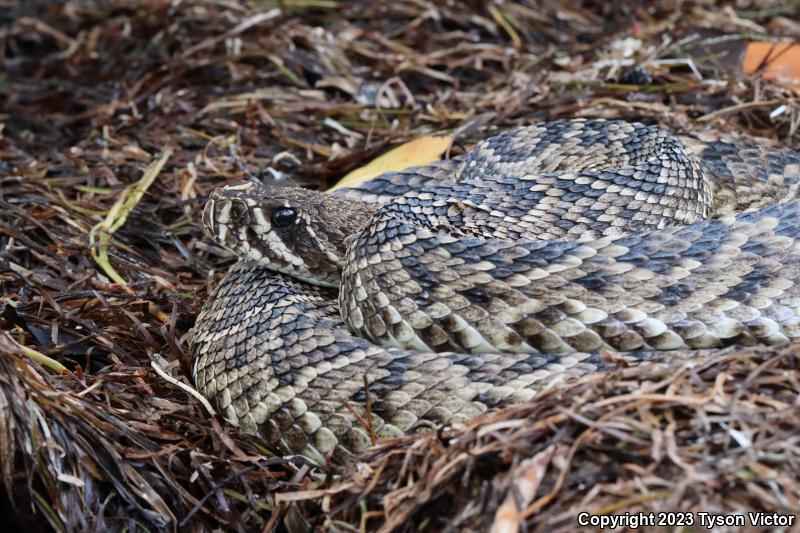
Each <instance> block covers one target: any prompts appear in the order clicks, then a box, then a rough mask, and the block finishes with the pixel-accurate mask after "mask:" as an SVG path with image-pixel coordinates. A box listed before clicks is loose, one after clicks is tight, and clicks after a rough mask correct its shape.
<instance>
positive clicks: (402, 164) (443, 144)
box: [328, 135, 453, 192]
mask: <svg viewBox="0 0 800 533" xmlns="http://www.w3.org/2000/svg"><path fill="white" fill-rule="evenodd" d="M452 142H453V138H452V137H450V136H445V137H434V136H431V135H428V136H425V137H420V138H419V139H414V140H413V141H409V142H407V143H405V144H401V145H400V146H398V147H397V148H394V149H392V150H389V151H388V152H386V153H385V154H383V155H382V156H380V157H377V158H376V159H373V160H372V161H371V162H370V163H368V164H366V165H364V166H363V167H361V168H357V169H355V170H354V171H352V172H350V173H349V174H348V175H347V176H345V177H344V178H342V179H341V180H339V183H337V184H336V185H334V186H333V187H331V188H330V189H328V192H333V191H335V190H337V189H341V188H343V187H355V186H357V185H359V184H360V183H364V182H365V181H367V180H370V179H372V178H374V177H376V176H380V175H381V174H385V173H386V172H396V171H398V170H403V169H404V168H408V167H414V166H419V165H425V164H428V163H430V162H432V161H436V160H437V159H439V157H440V156H441V155H442V154H443V153H444V152H445V150H447V149H448V148H449V147H450V144H452Z"/></svg>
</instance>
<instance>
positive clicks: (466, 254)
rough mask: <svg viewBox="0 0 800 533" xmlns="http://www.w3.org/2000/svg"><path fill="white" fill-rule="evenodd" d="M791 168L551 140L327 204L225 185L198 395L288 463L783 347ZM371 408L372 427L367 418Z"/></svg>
mask: <svg viewBox="0 0 800 533" xmlns="http://www.w3.org/2000/svg"><path fill="white" fill-rule="evenodd" d="M798 187H800V154H798V153H797V152H795V151H793V150H791V149H788V148H783V149H781V148H775V147H769V146H764V145H763V144H762V143H759V142H758V141H756V140H753V141H752V142H746V143H741V142H737V143H729V142H725V141H716V142H710V143H708V142H702V141H700V140H698V139H696V138H693V137H691V136H683V137H677V136H674V135H672V134H670V133H668V132H666V131H664V130H662V129H659V128H658V127H655V126H644V125H641V124H635V123H626V122H621V121H605V120H560V121H555V122H548V123H542V124H537V125H533V126H529V127H522V128H518V129H514V130H511V131H508V132H505V133H502V134H500V135H497V136H495V137H491V138H489V139H486V140H484V141H482V142H480V143H479V144H477V145H476V146H475V148H474V149H473V150H471V151H470V152H468V153H466V154H464V155H462V156H460V157H456V158H454V159H451V160H445V161H439V162H436V163H433V164H431V165H427V166H423V167H416V168H412V169H408V170H405V171H401V172H394V173H389V174H385V175H382V176H380V177H378V178H376V179H374V180H372V181H370V182H366V183H364V184H363V185H361V186H359V187H357V188H353V189H348V190H343V191H340V192H338V193H337V194H335V195H329V194H324V193H320V192H315V191H310V190H306V189H301V188H293V187H276V186H268V185H263V184H259V183H255V182H239V183H236V184H231V185H229V186H226V187H222V188H220V189H218V190H216V191H214V193H213V194H212V195H211V197H210V199H209V201H208V203H207V205H206V208H205V211H204V215H203V222H204V225H205V228H206V230H207V232H208V234H209V235H210V236H211V237H212V238H213V239H214V240H216V241H217V242H218V243H219V244H221V245H223V246H224V247H226V248H228V249H230V250H232V251H233V252H234V253H235V254H236V255H237V256H238V258H239V260H238V261H237V262H236V264H234V266H233V267H232V268H231V270H230V272H229V273H228V275H227V276H226V277H225V278H224V279H223V280H222V282H221V283H220V284H219V286H218V287H217V288H216V290H215V291H214V292H213V294H211V296H210V297H209V298H208V300H207V301H206V302H205V305H204V306H203V308H202V311H201V313H200V315H199V316H198V319H197V323H196V325H195V327H194V329H193V331H192V338H191V350H192V355H193V360H194V363H193V377H194V380H195V383H196V385H197V387H198V390H199V391H200V392H201V393H202V394H204V395H205V396H206V397H208V398H209V399H210V400H211V401H212V402H213V403H215V404H216V405H217V406H218V408H219V409H220V410H221V412H222V413H223V415H224V416H225V418H226V419H227V420H228V421H230V422H231V423H233V424H237V425H238V426H240V427H241V428H242V429H244V430H245V431H251V432H256V433H259V434H261V435H262V436H263V437H264V438H265V439H266V440H267V441H268V442H270V443H273V444H274V445H276V446H278V447H280V448H281V449H283V450H284V451H285V452H286V453H300V454H303V455H306V456H308V457H311V458H313V459H315V460H319V461H324V460H326V459H327V458H331V457H332V458H333V459H334V460H336V461H348V460H350V459H352V457H353V456H354V454H358V453H360V452H362V451H363V450H365V449H367V448H368V447H370V446H371V445H372V443H373V441H374V439H375V438H382V437H396V436H399V435H402V434H405V433H408V432H411V431H418V430H420V429H424V428H429V427H435V426H437V425H440V424H453V423H457V422H464V421H467V420H469V419H471V418H473V417H475V416H477V415H479V414H481V413H484V412H486V411H488V410H490V409H494V408H497V407H501V406H504V405H508V404H511V403H514V402H521V401H526V400H529V399H531V398H533V397H534V396H535V395H536V394H537V393H538V392H540V391H541V390H543V389H544V388H546V387H549V386H552V385H553V384H555V383H559V382H563V381H565V380H570V379H575V378H578V377H581V376H587V375H590V374H593V373H597V372H601V371H604V370H608V369H612V368H616V363H615V361H614V360H613V359H610V358H608V357H604V353H607V352H616V353H619V354H622V357H623V358H624V359H625V360H626V361H628V362H629V363H633V364H635V363H638V362H642V361H651V360H664V358H665V357H666V358H668V359H669V358H673V357H703V355H702V354H703V353H706V352H707V350H706V352H704V351H703V350H704V349H709V348H721V347H726V346H747V345H756V344H764V345H780V344H786V343H788V342H791V341H793V340H795V339H798V338H800V288H799V287H800V285H799V284H798V282H800V240H798V239H800V200H798V199H797V191H798ZM368 407H369V408H368Z"/></svg>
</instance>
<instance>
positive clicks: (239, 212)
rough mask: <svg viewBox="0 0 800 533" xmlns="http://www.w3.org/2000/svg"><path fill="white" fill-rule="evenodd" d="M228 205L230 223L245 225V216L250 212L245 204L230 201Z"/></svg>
mask: <svg viewBox="0 0 800 533" xmlns="http://www.w3.org/2000/svg"><path fill="white" fill-rule="evenodd" d="M230 204H231V208H230V222H235V223H236V224H240V225H245V224H246V223H247V216H248V213H249V211H250V210H249V209H248V207H247V204H246V203H244V202H242V201H241V200H231V203H230Z"/></svg>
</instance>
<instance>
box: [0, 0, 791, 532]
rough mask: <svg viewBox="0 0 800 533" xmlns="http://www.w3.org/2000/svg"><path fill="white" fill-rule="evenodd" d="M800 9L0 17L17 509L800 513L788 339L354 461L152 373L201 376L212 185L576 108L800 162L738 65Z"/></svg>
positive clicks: (411, 520) (390, 446) (531, 523)
mask: <svg viewBox="0 0 800 533" xmlns="http://www.w3.org/2000/svg"><path fill="white" fill-rule="evenodd" d="M798 15H800V7H799V5H798V3H797V2H796V1H794V0H789V1H786V2H761V1H758V2H753V3H748V2H746V1H738V2H736V3H725V4H719V5H711V4H709V3H707V2H700V1H697V2H694V1H689V2H682V3H672V2H667V1H665V2H655V3H651V4H648V5H646V6H643V7H632V6H630V7H614V6H613V4H611V3H608V4H607V3H593V2H577V1H576V2H541V3H537V4H533V3H530V4H528V3H522V2H501V3H495V4H491V5H490V6H489V7H487V6H486V5H484V3H479V2H475V3H472V4H455V3H447V2H435V3H427V2H419V1H401V2H382V3H367V2H365V3H345V2H335V1H331V0H309V1H302V2H301V1H286V2H268V1H262V2H252V3H238V2H234V1H227V0H225V1H223V0H212V1H185V2H169V1H166V0H149V1H148V2H127V1H122V0H111V1H103V2H100V1H97V2H91V1H81V2H77V1H66V2H62V3H58V4H56V3H51V2H16V3H15V2H6V3H2V2H0V21H2V23H4V25H3V26H0V43H2V47H3V54H2V55H0V61H2V63H3V71H2V72H3V73H2V74H0V289H2V300H0V328H2V330H4V331H2V332H0V353H1V354H2V357H0V468H1V469H2V474H3V486H4V488H5V497H6V499H7V500H8V501H7V502H6V503H7V505H5V506H4V508H3V514H4V517H3V519H4V520H5V521H6V523H9V524H13V525H16V526H20V527H22V526H24V527H27V528H29V529H32V530H40V529H41V530H47V529H59V530H107V529H113V530H120V529H147V530H160V529H167V530H176V529H180V530H184V529H186V530H192V531H199V530H206V529H213V528H221V529H224V530H269V529H270V528H273V527H276V528H283V529H285V530H289V531H304V530H307V529H308V528H311V527H317V528H322V529H330V530H334V531H356V530H373V529H383V530H387V531H388V530H408V531H411V530H415V529H432V530H485V529H486V528H487V527H490V526H492V525H494V527H495V530H496V531H498V532H502V531H514V530H516V527H517V522H518V521H525V523H526V527H527V529H528V530H547V531H550V530H554V529H561V530H565V531H570V530H573V529H574V528H575V519H576V518H575V517H576V515H577V513H578V512H581V511H588V512H597V513H613V514H619V513H622V512H624V511H630V512H634V511H639V510H674V511H707V512H741V511H743V510H747V509H765V510H774V511H779V512H785V513H788V512H792V511H794V512H796V511H797V509H798V508H800V488H799V487H800V481H799V480H800V476H799V475H798V472H800V442H799V440H800V420H799V419H798V418H800V415H798V413H800V372H798V355H797V352H796V350H795V349H793V348H787V349H782V350H758V349H754V350H741V351H735V352H729V353H724V354H720V355H719V357H718V358H717V359H715V360H713V361H712V362H711V363H708V364H705V365H703V366H702V367H697V368H692V367H691V366H690V365H687V364H685V363H684V364H681V363H678V367H676V368H672V369H665V368H662V367H657V368H655V367H654V368H644V367H643V368H630V369H625V370H624V371H623V370H621V371H619V372H618V373H615V374H612V375H609V376H602V377H600V378H594V379H588V380H585V381H583V382H580V383H577V384H572V385H567V386H562V387H559V388H556V389H554V390H552V391H551V392H549V393H548V394H546V395H544V396H542V397H541V398H540V399H538V400H537V401H536V402H534V403H531V404H529V405H522V406H519V407H515V408H512V409H507V410H505V411H502V412H498V413H494V414H491V415H489V416H488V417H486V418H484V419H482V420H480V421H476V422H475V423H473V424H470V425H469V426H467V427H463V428H447V429H444V430H442V431H441V432H439V433H437V434H433V435H421V436H417V437H410V438H408V439H404V440H402V441H399V442H389V443H385V444H382V445H381V446H380V447H379V448H377V449H376V451H375V452H373V453H371V454H370V455H368V456H365V457H364V458H363V461H362V462H360V463H359V464H357V465H354V466H352V467H351V468H350V469H348V470H346V471H342V470H341V469H337V468H335V467H326V468H325V469H322V468H319V467H317V466H314V465H310V464H308V463H307V462H306V461H304V460H303V459H299V458H291V459H285V458H279V457H275V456H274V455H272V454H271V453H270V451H269V450H267V449H264V447H263V445H262V444H260V443H259V442H258V440H257V439H255V438H253V437H251V436H248V435H242V434H239V433H238V432H237V431H236V430H235V429H232V428H229V427H227V426H225V425H224V424H223V423H222V422H220V421H219V420H218V419H216V418H214V417H211V416H209V415H208V413H207V412H206V411H205V408H204V407H203V406H202V405H201V404H200V402H198V401H197V400H196V399H195V398H194V397H192V396H191V395H189V394H187V393H186V392H185V391H184V390H183V389H181V388H179V387H177V386H175V385H173V384H171V383H169V382H167V381H165V380H164V379H162V377H160V376H159V375H158V374H157V373H156V372H155V370H154V369H153V366H152V365H153V364H155V365H157V366H158V367H160V368H163V369H164V370H165V371H166V372H167V373H168V374H170V375H172V376H173V377H174V378H177V379H178V380H180V381H183V382H185V383H188V379H187V377H186V376H187V375H188V369H189V362H188V360H187V355H186V353H185V342H186V333H187V331H188V330H189V328H190V327H191V325H192V323H193V320H194V317H195V315H196V313H197V311H198V309H199V306H200V305H201V303H202V301H203V299H204V298H205V297H206V295H207V293H208V290H209V287H210V286H211V285H212V284H213V282H214V281H215V280H216V279H218V278H219V276H220V275H221V274H222V273H224V271H225V269H226V268H227V266H228V265H229V264H230V259H228V258H226V257H224V256H223V255H222V254H221V252H220V250H219V249H217V248H216V247H214V246H211V245H209V244H208V243H207V242H206V241H205V240H204V239H203V235H202V232H201V229H200V227H199V225H198V220H199V216H198V215H199V212H200V209H201V206H202V203H203V201H204V199H205V197H206V196H207V195H208V193H209V191H211V190H212V189H213V188H215V187H217V186H219V185H220V184H222V183H225V182H227V181H229V180H232V179H236V178H241V177H243V176H245V175H255V176H264V177H265V178H270V177H273V176H276V175H282V176H288V177H290V178H292V179H294V180H295V181H297V182H298V183H301V184H306V185H311V186H316V187H325V186H327V185H330V184H331V183H333V182H334V181H335V180H336V179H337V178H338V177H340V176H342V175H343V174H344V173H345V172H347V171H349V170H351V169H353V168H356V167H358V166H360V165H363V164H364V163H366V162H367V161H369V160H370V159H371V158H372V157H374V156H375V155H376V154H378V153H380V152H381V151H382V150H384V149H385V148H386V147H388V146H390V145H392V144H395V143H397V142H400V141H403V140H406V139H410V138H414V137H417V136H420V135H422V134H426V133H431V132H440V131H447V132H451V131H456V132H457V141H458V142H457V146H456V147H455V149H454V150H455V152H458V151H459V150H461V149H463V148H464V147H466V146H468V145H469V144H471V143H472V142H473V141H474V140H476V139H479V138H483V137H486V136H488V135H490V134H491V133H492V132H493V131H496V130H497V129H499V128H506V127H510V126H513V125H517V124H522V123H530V122H536V121H539V120H547V119H553V118H558V117H575V116H587V117H589V116H592V117H617V118H624V119H630V120H642V121H645V122H649V123H653V122H658V123H661V124H663V125H664V126H666V127H669V128H671V129H673V130H674V131H679V132H681V131H683V132H685V131H692V132H710V133H711V134H713V132H715V131H716V132H719V131H723V132H725V133H726V134H728V135H733V136H735V135H737V134H739V133H746V134H750V135H758V136H762V137H766V138H770V139H773V140H774V141H776V142H781V143H783V144H787V145H793V146H794V147H798V146H800V133H799V132H798V125H799V124H800V106H799V105H798V99H797V94H796V93H794V92H792V91H791V90H789V89H786V88H783V87H780V86H778V85H776V84H774V83H772V82H766V81H763V80H761V79H759V78H758V76H757V75H756V76H751V77H746V76H743V75H742V74H741V72H740V71H739V70H738V69H737V68H736V65H737V57H738V56H737V53H738V52H737V51H738V50H740V48H737V46H739V44H740V41H737V39H739V40H741V39H744V38H759V39H766V38H767V36H770V37H769V38H775V36H782V37H784V38H787V39H792V40H798V39H800V25H798V23H797V20H798V19H799V18H800V17H798ZM139 196H140V197H139ZM117 276H118V277H117ZM122 282H124V283H122ZM31 356H35V357H36V358H37V360H38V361H39V362H34V361H33V359H31ZM47 365H50V366H49V367H48V366H47ZM57 365H64V366H65V367H66V371H65V372H64V373H61V374H59V373H57V372H56V371H54V370H53V369H52V367H56V366H57ZM677 368H680V369H681V370H680V371H677ZM798 527H800V526H795V530H798Z"/></svg>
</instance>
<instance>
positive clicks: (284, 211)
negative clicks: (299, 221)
mask: <svg viewBox="0 0 800 533" xmlns="http://www.w3.org/2000/svg"><path fill="white" fill-rule="evenodd" d="M296 218H297V212H296V211H295V210H294V209H292V208H291V207H281V208H280V209H276V210H275V211H273V212H272V223H273V224H274V225H275V227H276V228H285V227H286V226H288V225H289V224H291V223H293V222H294V221H295V219H296Z"/></svg>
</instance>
